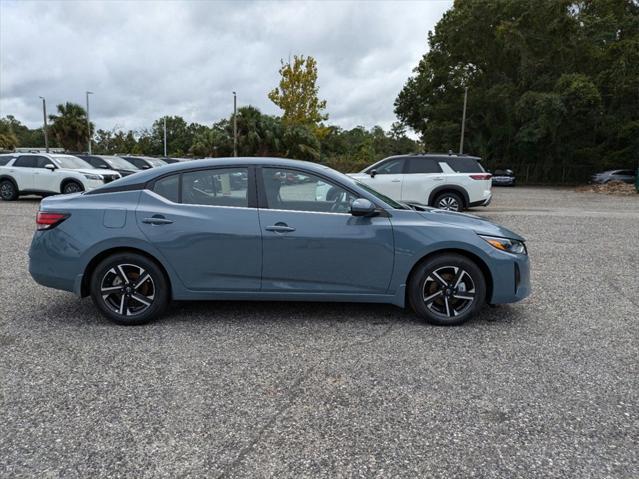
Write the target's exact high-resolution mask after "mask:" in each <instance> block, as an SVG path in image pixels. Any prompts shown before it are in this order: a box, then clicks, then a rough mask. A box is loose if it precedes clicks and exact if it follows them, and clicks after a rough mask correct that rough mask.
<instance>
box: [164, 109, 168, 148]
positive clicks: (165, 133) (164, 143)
mask: <svg viewBox="0 0 639 479" xmlns="http://www.w3.org/2000/svg"><path fill="white" fill-rule="evenodd" d="M164 158H168V156H167V154H166V115H164Z"/></svg>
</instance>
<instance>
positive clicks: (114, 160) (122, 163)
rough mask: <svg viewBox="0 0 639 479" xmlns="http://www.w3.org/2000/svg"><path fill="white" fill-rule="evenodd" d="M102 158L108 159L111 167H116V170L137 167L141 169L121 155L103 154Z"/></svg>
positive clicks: (135, 168)
mask: <svg viewBox="0 0 639 479" xmlns="http://www.w3.org/2000/svg"><path fill="white" fill-rule="evenodd" d="M101 158H102V159H103V160H104V161H106V162H107V163H108V164H109V166H110V167H111V168H114V169H116V170H137V169H139V168H138V167H137V166H135V165H133V164H132V163H129V162H128V161H126V160H125V159H123V158H120V157H119V156H102V157H101Z"/></svg>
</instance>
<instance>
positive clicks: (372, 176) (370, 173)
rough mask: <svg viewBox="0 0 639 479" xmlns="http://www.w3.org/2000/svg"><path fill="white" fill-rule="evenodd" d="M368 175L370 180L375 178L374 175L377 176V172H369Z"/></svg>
mask: <svg viewBox="0 0 639 479" xmlns="http://www.w3.org/2000/svg"><path fill="white" fill-rule="evenodd" d="M368 174H369V175H371V178H375V175H376V174H377V170H371V171H370V172H369V173H368Z"/></svg>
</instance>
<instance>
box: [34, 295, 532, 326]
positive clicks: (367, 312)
mask: <svg viewBox="0 0 639 479" xmlns="http://www.w3.org/2000/svg"><path fill="white" fill-rule="evenodd" d="M521 313H522V309H521V308H516V307H515V306H513V305H500V306H498V307H489V306H485V307H484V308H482V310H481V311H480V312H479V314H478V315H477V316H476V317H475V318H473V319H471V320H470V321H468V322H467V323H465V324H466V325H468V326H473V325H474V326H477V325H487V324H490V323H512V322H514V321H518V320H519V319H520V316H521ZM34 319H35V318H34ZM42 319H44V318H42ZM46 321H47V322H49V323H50V322H54V323H64V325H65V326H70V325H73V324H84V325H89V324H91V325H103V326H104V325H113V326H114V327H118V326H116V325H115V324H113V323H110V322H109V321H108V320H107V319H106V318H104V317H103V316H102V315H101V314H100V313H99V312H98V310H97V309H96V308H95V306H94V305H93V302H92V301H91V299H90V298H84V299H82V300H78V299H77V298H75V297H73V296H69V297H68V299H67V298H65V299H64V300H61V301H54V302H52V303H51V304H50V306H49V308H48V310H47V314H46ZM208 322H220V323H227V324H229V323H233V324H243V325H247V326H249V325H251V324H260V325H264V324H268V323H273V324H279V325H281V324H283V323H290V324H297V323H300V322H307V323H308V322H311V323H338V324H339V323H350V324H362V325H366V324H368V325H381V324H390V323H405V324H414V325H416V326H423V327H438V326H431V325H429V324H428V323H426V322H425V321H423V320H422V319H420V318H418V317H417V316H416V315H415V314H414V313H413V312H412V311H410V310H409V309H401V308H398V307H395V306H392V305H388V304H370V303H322V302H291V301H174V302H172V303H171V304H170V305H169V306H168V308H167V310H166V311H165V313H164V314H163V315H162V316H161V317H160V318H158V319H157V320H155V321H153V322H151V323H150V324H149V325H148V326H147V327H153V325H155V324H163V325H170V324H171V323H176V324H177V323H180V324H184V323H193V324H198V323H199V324H201V323H208ZM461 327H464V325H462V326H461Z"/></svg>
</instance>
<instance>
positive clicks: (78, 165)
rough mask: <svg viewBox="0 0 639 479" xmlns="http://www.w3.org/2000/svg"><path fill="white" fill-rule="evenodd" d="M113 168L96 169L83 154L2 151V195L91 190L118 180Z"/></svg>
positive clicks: (8, 197)
mask: <svg viewBox="0 0 639 479" xmlns="http://www.w3.org/2000/svg"><path fill="white" fill-rule="evenodd" d="M120 177H121V175H120V174H119V173H118V172H117V171H113V170H102V169H100V170H98V169H94V168H93V167H92V166H91V165H90V164H88V163H87V162H86V161H84V160H83V159H81V158H78V157H76V156H71V155H60V154H54V153H37V154H36V153H16V154H10V155H0V198H2V199H3V200H4V201H12V200H16V199H18V197H19V196H20V195H32V194H38V195H50V194H58V193H65V194H67V193H76V192H78V191H89V190H92V189H93V188H97V187H98V186H102V185H104V184H105V183H110V182H111V181H113V180H117V179H118V178H120Z"/></svg>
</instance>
